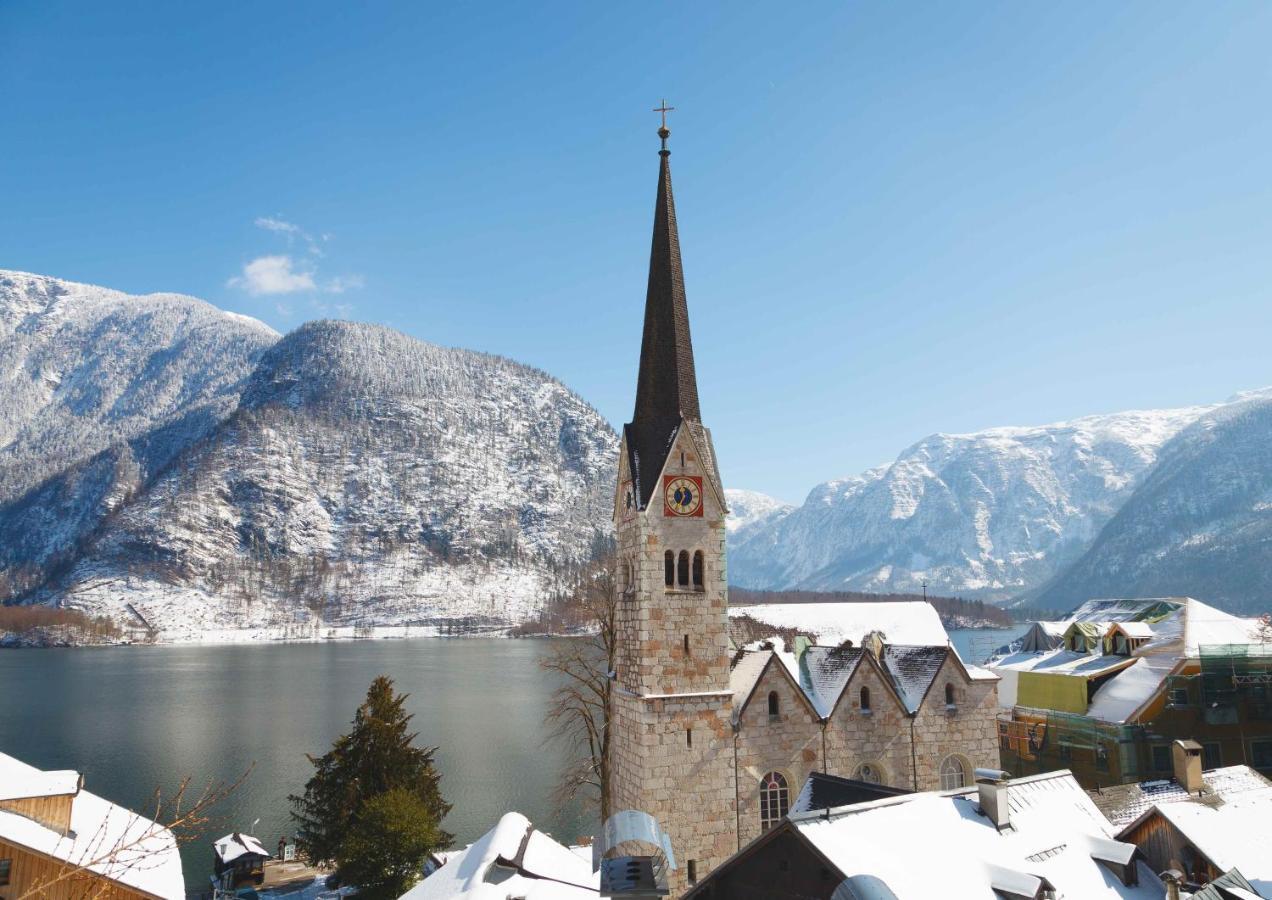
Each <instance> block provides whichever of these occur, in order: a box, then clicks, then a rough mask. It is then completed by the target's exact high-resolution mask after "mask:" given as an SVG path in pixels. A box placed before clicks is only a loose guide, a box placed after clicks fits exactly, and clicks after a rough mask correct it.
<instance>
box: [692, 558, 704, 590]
mask: <svg viewBox="0 0 1272 900" xmlns="http://www.w3.org/2000/svg"><path fill="white" fill-rule="evenodd" d="M704 569H706V558H705V557H704V556H703V554H702V551H701V550H697V551H695V552H694V554H693V589H694V590H695V591H701V590H704V587H703V584H704V581H703V576H704V575H705V572H704V571H703V570H704Z"/></svg>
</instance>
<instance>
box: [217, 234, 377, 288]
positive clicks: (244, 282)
mask: <svg viewBox="0 0 1272 900" xmlns="http://www.w3.org/2000/svg"><path fill="white" fill-rule="evenodd" d="M252 224H254V225H255V226H256V227H257V228H259V229H261V230H262V231H268V232H270V233H271V234H276V235H281V236H283V237H284V238H286V240H287V246H288V247H289V248H290V247H295V246H296V244H297V242H301V243H303V244H304V246H305V249H306V254H305V255H303V256H301V257H299V258H298V257H296V256H293V255H292V254H291V253H271V254H265V255H263V256H257V257H255V258H254V259H252V260H251V261H250V262H248V263H246V264H245V265H244V266H243V270H242V272H241V273H240V274H238V275H235V276H234V277H233V278H230V279H229V280H228V281H227V282H226V284H227V285H228V286H229V287H232V288H238V289H239V290H243V291H246V292H247V293H249V294H251V295H252V296H255V297H262V296H276V295H281V294H296V293H319V294H343V293H345V292H347V291H354V290H358V289H360V288H362V287H363V285H364V284H365V283H366V282H365V279H363V277H362V276H361V275H357V274H349V275H337V276H333V277H327V278H321V277H319V273H318V268H317V264H316V260H318V259H321V258H323V257H324V256H325V254H324V253H323V250H322V247H321V245H322V244H325V243H327V242H328V241H330V240H331V235H330V234H327V233H325V232H324V233H323V234H321V235H320V236H318V237H314V236H313V235H312V234H310V233H309V232H308V231H306V230H305V229H304V228H302V227H300V226H299V225H297V224H296V223H295V222H289V221H287V220H286V219H284V218H282V217H280V216H258V217H257V218H256V219H254V220H253V223H252ZM351 309H352V307H350V306H349V305H348V304H341V311H342V312H347V311H350V310H351Z"/></svg>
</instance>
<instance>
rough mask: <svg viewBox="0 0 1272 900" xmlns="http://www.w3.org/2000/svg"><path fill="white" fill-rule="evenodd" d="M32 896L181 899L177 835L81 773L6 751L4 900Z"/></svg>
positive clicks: (0, 885) (1, 784)
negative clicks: (91, 786) (92, 787)
mask: <svg viewBox="0 0 1272 900" xmlns="http://www.w3.org/2000/svg"><path fill="white" fill-rule="evenodd" d="M24 895H29V896H40V897H44V898H50V900H76V898H81V897H99V898H107V900H113V898H148V900H181V898H184V897H185V881H184V879H183V877H182V874H181V857H180V855H179V853H178V852H177V841H176V838H175V837H174V836H173V834H172V832H170V831H169V830H168V829H167V828H164V827H163V826H162V825H160V824H158V823H157V822H153V821H151V820H150V819H147V818H145V817H144V816H140V815H137V814H136V813H134V812H131V811H130V810H127V809H124V808H123V807H121V806H116V805H115V804H113V803H111V802H109V801H108V800H104V799H102V798H101V797H98V796H97V795H96V794H92V793H89V792H88V791H86V790H84V779H83V776H82V775H80V773H78V772H74V771H69V770H66V771H53V772H44V771H41V770H40V769H37V768H35V767H34V766H29V765H27V764H26V763H23V762H21V761H20V760H17V759H14V758H13V757H12V756H8V755H6V754H4V753H0V900H12V898H15V897H21V896H24Z"/></svg>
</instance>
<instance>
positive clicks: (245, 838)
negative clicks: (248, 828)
mask: <svg viewBox="0 0 1272 900" xmlns="http://www.w3.org/2000/svg"><path fill="white" fill-rule="evenodd" d="M212 850H213V851H214V852H215V853H216V855H217V857H218V858H219V859H220V860H221V862H223V863H228V862H233V861H234V860H236V859H238V858H239V857H240V856H242V855H243V854H245V853H251V854H255V855H256V856H264V857H267V858H268V857H270V852H269V851H268V850H266V849H265V848H264V847H263V846H261V842H260V841H258V840H257V839H256V838H254V837H252V836H251V835H250V834H239V833H238V832H237V831H236V832H234V833H233V834H227V835H226V836H225V837H223V838H221V839H220V840H218V841H215V842H213V844H212Z"/></svg>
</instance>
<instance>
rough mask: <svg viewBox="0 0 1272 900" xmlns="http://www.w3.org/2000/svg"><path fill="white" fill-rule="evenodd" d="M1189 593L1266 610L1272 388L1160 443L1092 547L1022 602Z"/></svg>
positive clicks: (1271, 579)
mask: <svg viewBox="0 0 1272 900" xmlns="http://www.w3.org/2000/svg"><path fill="white" fill-rule="evenodd" d="M1167 594H1169V595H1171V596H1185V595H1186V596H1191V597H1202V598H1205V600H1206V602H1209V603H1215V604H1217V605H1220V606H1222V607H1223V608H1225V609H1227V610H1231V611H1238V612H1246V613H1266V612H1268V609H1269V603H1270V601H1269V598H1272V398H1269V397H1268V396H1267V394H1266V393H1261V394H1259V393H1256V394H1254V395H1251V396H1250V397H1249V398H1248V399H1244V400H1241V401H1239V402H1236V403H1231V404H1227V405H1225V406H1223V407H1221V408H1219V409H1217V410H1215V411H1213V412H1211V413H1208V414H1206V415H1204V416H1202V417H1201V418H1200V419H1199V420H1198V421H1197V422H1195V423H1193V424H1192V425H1191V426H1189V427H1188V428H1186V429H1184V430H1183V431H1182V432H1180V434H1179V435H1178V436H1177V437H1175V439H1174V440H1172V441H1171V442H1170V443H1168V444H1166V446H1164V447H1163V448H1162V449H1161V452H1160V454H1159V461H1158V463H1157V465H1156V467H1155V468H1154V469H1153V471H1152V472H1151V473H1150V474H1149V475H1148V477H1147V478H1145V479H1144V482H1143V484H1142V485H1141V486H1140V487H1139V489H1138V490H1136V491H1135V493H1134V494H1133V495H1132V496H1131V497H1130V499H1129V500H1127V502H1126V503H1125V504H1124V505H1123V506H1122V508H1121V509H1120V510H1119V511H1118V513H1117V515H1116V516H1114V517H1113V518H1112V520H1111V521H1110V522H1109V523H1108V524H1107V525H1106V526H1105V527H1104V529H1103V530H1102V531H1101V532H1100V534H1099V536H1098V537H1097V538H1096V540H1095V542H1094V543H1093V545H1092V546H1091V548H1090V549H1089V550H1088V551H1087V552H1086V553H1085V554H1084V555H1083V556H1082V558H1081V559H1079V560H1078V561H1077V562H1076V563H1074V564H1073V566H1071V567H1069V568H1068V569H1067V570H1065V571H1064V572H1063V573H1061V574H1060V575H1059V576H1058V577H1057V578H1056V579H1055V580H1054V581H1053V582H1051V583H1050V584H1049V585H1047V586H1046V588H1045V589H1044V590H1042V591H1040V592H1039V594H1038V596H1036V597H1029V598H1027V599H1028V600H1029V601H1030V602H1033V603H1036V604H1038V605H1040V606H1043V607H1046V608H1052V609H1062V610H1063V609H1069V608H1070V607H1072V606H1074V605H1075V604H1077V603H1080V602H1082V601H1083V600H1086V599H1087V598H1089V597H1151V596H1165V595H1167Z"/></svg>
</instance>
